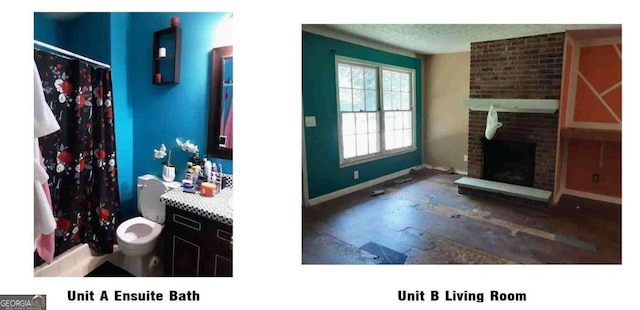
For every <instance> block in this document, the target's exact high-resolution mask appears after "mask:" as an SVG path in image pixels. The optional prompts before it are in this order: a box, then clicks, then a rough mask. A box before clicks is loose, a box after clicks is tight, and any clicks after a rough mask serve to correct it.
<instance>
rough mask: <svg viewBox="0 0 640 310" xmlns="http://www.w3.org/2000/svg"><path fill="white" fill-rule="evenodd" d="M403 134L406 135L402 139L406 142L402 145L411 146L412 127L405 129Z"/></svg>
mask: <svg viewBox="0 0 640 310" xmlns="http://www.w3.org/2000/svg"><path fill="white" fill-rule="evenodd" d="M402 135H403V136H404V137H403V139H402V141H403V142H404V144H403V145H402V146H405V147H408V146H411V142H412V141H411V130H410V129H405V130H403V131H402Z"/></svg>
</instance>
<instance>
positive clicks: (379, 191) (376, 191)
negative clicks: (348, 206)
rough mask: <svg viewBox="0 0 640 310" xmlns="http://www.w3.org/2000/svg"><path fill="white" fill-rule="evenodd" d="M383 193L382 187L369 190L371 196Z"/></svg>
mask: <svg viewBox="0 0 640 310" xmlns="http://www.w3.org/2000/svg"><path fill="white" fill-rule="evenodd" d="M382 194H384V189H379V190H375V191H373V192H371V196H378V195H382Z"/></svg>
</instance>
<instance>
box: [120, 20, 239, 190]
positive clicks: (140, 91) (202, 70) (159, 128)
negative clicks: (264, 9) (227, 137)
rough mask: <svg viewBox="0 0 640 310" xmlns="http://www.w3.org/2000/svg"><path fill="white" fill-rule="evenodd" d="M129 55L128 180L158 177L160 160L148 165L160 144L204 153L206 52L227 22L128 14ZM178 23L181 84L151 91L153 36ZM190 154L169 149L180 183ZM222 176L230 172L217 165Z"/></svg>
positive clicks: (227, 164) (228, 166) (227, 165)
mask: <svg viewBox="0 0 640 310" xmlns="http://www.w3.org/2000/svg"><path fill="white" fill-rule="evenodd" d="M131 15H132V19H131V41H130V45H129V54H130V55H136V57H138V58H137V60H136V61H133V62H131V63H130V66H129V68H128V69H129V73H130V76H129V79H130V80H129V81H130V83H129V89H130V91H131V92H132V93H133V94H134V96H133V98H132V100H133V102H132V106H133V119H134V120H135V121H134V123H133V136H134V137H135V143H134V145H133V154H134V156H133V175H134V176H139V175H143V174H146V173H151V174H154V175H160V174H161V172H162V166H161V164H160V163H161V160H154V159H153V149H158V148H159V147H160V144H162V143H164V144H165V145H166V146H167V147H172V146H175V139H176V137H179V138H180V139H181V140H182V141H185V140H186V139H189V140H191V142H193V143H195V144H197V145H198V147H199V149H200V151H201V155H204V154H205V153H206V149H207V130H208V129H207V125H208V117H209V114H208V113H209V112H208V111H209V84H210V83H211V79H210V76H209V75H210V71H211V50H212V48H213V39H214V33H215V32H214V31H215V28H216V26H217V25H218V23H220V22H221V21H222V20H223V19H224V18H226V17H227V14H225V13H184V12H180V13H172V12H163V13H132V14H131ZM173 16H177V17H179V18H180V27H181V28H182V62H181V65H182V67H181V74H180V84H177V85H172V84H169V85H153V84H152V83H151V59H150V58H149V57H151V55H152V52H153V51H152V48H153V32H154V31H158V30H161V29H164V28H167V27H169V26H170V20H171V17H173ZM188 157H189V153H187V152H184V151H182V150H180V149H179V148H177V147H176V148H174V149H173V155H172V157H171V162H172V163H173V164H175V165H176V166H177V167H178V169H179V173H180V174H179V176H178V177H177V178H178V179H179V180H180V179H182V177H181V176H182V175H183V173H184V170H185V168H186V163H187V158H188ZM222 162H223V170H224V171H226V172H232V165H231V161H222Z"/></svg>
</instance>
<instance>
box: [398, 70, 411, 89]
mask: <svg viewBox="0 0 640 310" xmlns="http://www.w3.org/2000/svg"><path fill="white" fill-rule="evenodd" d="M400 90H401V91H403V92H406V93H408V92H409V74H406V73H402V74H400Z"/></svg>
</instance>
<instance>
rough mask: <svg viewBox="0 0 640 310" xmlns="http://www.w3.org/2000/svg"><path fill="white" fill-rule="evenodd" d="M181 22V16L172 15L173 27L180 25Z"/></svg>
mask: <svg viewBox="0 0 640 310" xmlns="http://www.w3.org/2000/svg"><path fill="white" fill-rule="evenodd" d="M179 22H180V18H178V17H172V18H171V27H178V23H179Z"/></svg>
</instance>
